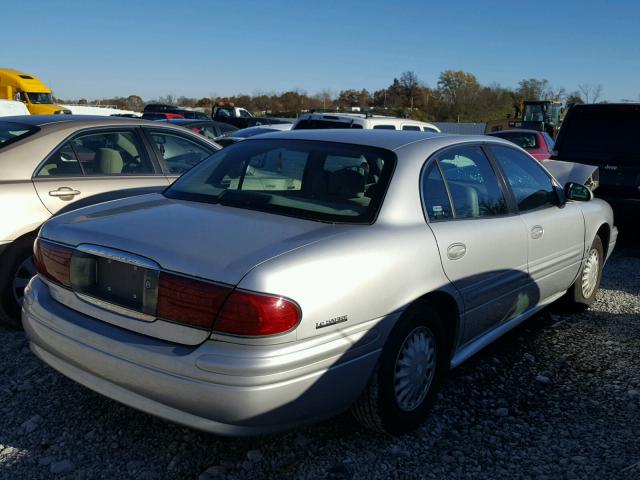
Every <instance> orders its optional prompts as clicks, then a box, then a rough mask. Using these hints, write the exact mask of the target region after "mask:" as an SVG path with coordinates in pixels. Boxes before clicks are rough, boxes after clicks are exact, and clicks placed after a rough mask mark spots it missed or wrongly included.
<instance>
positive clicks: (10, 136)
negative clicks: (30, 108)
mask: <svg viewBox="0 0 640 480" xmlns="http://www.w3.org/2000/svg"><path fill="white" fill-rule="evenodd" d="M37 131H38V127H34V126H32V125H23V124H20V123H13V122H0V148H2V147H4V146H6V145H9V144H10V143H13V142H16V141H18V140H20V139H21V138H24V137H28V136H29V135H31V134H32V133H34V132H37Z"/></svg>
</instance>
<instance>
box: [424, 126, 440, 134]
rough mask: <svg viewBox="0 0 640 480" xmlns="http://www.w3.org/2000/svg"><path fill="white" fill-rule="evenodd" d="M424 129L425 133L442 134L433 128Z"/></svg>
mask: <svg viewBox="0 0 640 480" xmlns="http://www.w3.org/2000/svg"><path fill="white" fill-rule="evenodd" d="M422 129H423V130H424V131H425V132H431V133H440V132H438V130H436V129H435V128H431V127H422Z"/></svg>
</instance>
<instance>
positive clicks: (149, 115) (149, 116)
mask: <svg viewBox="0 0 640 480" xmlns="http://www.w3.org/2000/svg"><path fill="white" fill-rule="evenodd" d="M142 118H144V119H145V120H173V119H174V118H184V115H182V114H180V113H166V112H145V113H143V114H142Z"/></svg>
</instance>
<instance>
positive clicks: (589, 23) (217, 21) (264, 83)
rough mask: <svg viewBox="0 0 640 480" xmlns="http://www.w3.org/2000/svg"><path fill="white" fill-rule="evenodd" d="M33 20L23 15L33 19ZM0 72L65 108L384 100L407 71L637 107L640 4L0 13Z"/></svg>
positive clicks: (120, 5)
mask: <svg viewBox="0 0 640 480" xmlns="http://www.w3.org/2000/svg"><path fill="white" fill-rule="evenodd" d="M25 9H26V11H25ZM2 11H3V15H2V19H1V20H0V22H1V25H0V45H2V53H1V54H0V66H3V67H12V68H17V69H20V70H24V71H27V72H29V73H32V74H34V75H37V76H39V77H40V78H41V79H42V80H43V81H45V83H47V84H49V85H50V86H51V87H52V88H53V89H54V91H55V93H56V95H58V96H59V97H62V98H76V99H77V98H81V97H84V98H88V99H93V98H104V97H110V96H126V95H130V94H137V95H140V96H142V97H143V98H144V99H152V98H157V97H158V96H161V95H166V94H174V95H178V96H180V95H186V96H193V97H200V96H208V95H219V96H224V95H231V94H235V93H240V92H242V93H249V94H251V93H256V92H258V91H265V92H269V91H276V92H281V91H285V90H290V89H296V88H297V89H300V90H305V91H307V92H309V93H315V92H318V91H320V90H321V89H324V88H328V89H331V90H332V91H334V92H336V93H337V92H338V91H339V90H342V89H346V88H362V87H364V88H367V89H369V90H376V89H379V88H383V87H385V86H387V85H389V84H390V83H391V81H392V80H393V78H394V77H397V76H399V75H400V74H401V73H402V72H403V71H406V70H413V71H414V72H416V74H417V75H418V77H419V78H420V80H422V81H423V82H425V83H427V85H429V86H432V87H434V86H435V85H436V83H437V79H438V75H439V73H440V72H442V71H443V70H446V69H455V70H465V71H468V72H471V73H473V74H475V75H476V76H477V77H478V79H479V81H480V82H481V83H485V84H489V83H493V82H496V83H499V84H501V85H503V86H508V87H513V86H516V85H517V83H518V81H519V80H521V79H523V78H531V77H534V78H546V79H548V80H549V81H550V82H551V84H552V85H553V86H554V87H556V88H558V87H564V88H565V89H567V90H568V91H572V90H575V89H576V88H577V87H578V85H579V84H583V83H591V84H602V85H603V87H604V90H603V95H604V98H606V99H608V100H620V99H622V98H626V99H635V100H638V99H639V95H640V82H639V81H638V77H640V2H638V1H615V2H614V1H610V2H605V1H591V0H583V1H573V0H571V1H568V0H567V1H560V0H556V1H547V0H537V1H533V0H531V1H516V0H512V1H481V0H475V1H444V2H443V1H439V2H428V1H426V0H425V1H413V0H404V1H394V2H391V1H390V2H382V1H375V0H370V1H347V0H343V1H333V0H323V1H322V2H319V1H314V2H311V1H304V0H298V1H284V0H282V1H279V0H272V1H253V0H250V1H249V0H247V1H240V0H236V1H207V0H199V1H192V0H179V1H178V0H171V1H165V0H154V1H147V0H129V1H121V0H112V1H109V0H102V1H86V0H85V1H78V0H64V1H59V0H49V1H41V0H32V1H30V2H28V4H25V3H24V2H20V1H16V0H3V1H2Z"/></svg>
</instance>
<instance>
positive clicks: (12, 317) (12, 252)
mask: <svg viewBox="0 0 640 480" xmlns="http://www.w3.org/2000/svg"><path fill="white" fill-rule="evenodd" d="M33 240H34V239H33V238H32V237H27V238H23V239H19V240H17V241H16V242H15V243H14V244H13V245H11V246H10V247H9V248H8V249H7V251H6V252H5V254H4V255H3V257H2V261H3V263H5V262H6V265H7V269H6V270H4V271H3V272H2V274H3V277H4V278H2V282H0V283H1V284H2V285H3V287H2V292H0V295H1V297H0V299H1V302H0V303H1V305H0V307H1V308H0V323H2V324H4V325H6V326H9V327H12V328H16V329H22V320H21V318H20V317H21V310H22V301H21V300H22V298H21V297H22V295H23V293H24V287H26V286H27V283H28V282H29V280H30V278H31V277H32V276H33V275H35V267H34V266H33Z"/></svg>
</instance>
